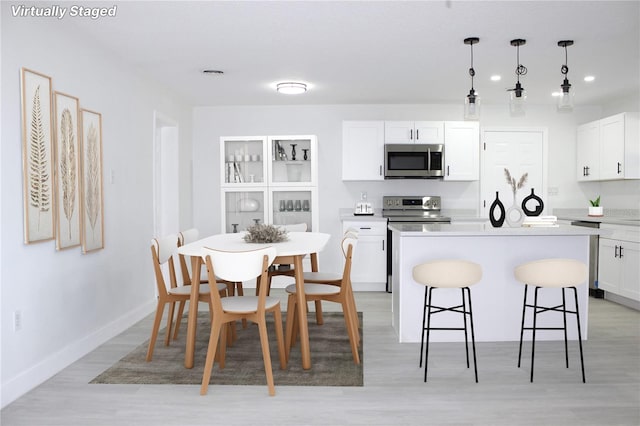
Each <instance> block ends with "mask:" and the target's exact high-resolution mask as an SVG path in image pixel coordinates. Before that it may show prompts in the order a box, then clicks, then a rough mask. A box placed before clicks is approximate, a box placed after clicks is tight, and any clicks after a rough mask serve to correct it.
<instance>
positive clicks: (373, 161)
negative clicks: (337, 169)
mask: <svg viewBox="0 0 640 426" xmlns="http://www.w3.org/2000/svg"><path fill="white" fill-rule="evenodd" d="M383 159H384V121H344V122H343V123H342V180H383V179H384V171H383V167H382V165H383Z"/></svg>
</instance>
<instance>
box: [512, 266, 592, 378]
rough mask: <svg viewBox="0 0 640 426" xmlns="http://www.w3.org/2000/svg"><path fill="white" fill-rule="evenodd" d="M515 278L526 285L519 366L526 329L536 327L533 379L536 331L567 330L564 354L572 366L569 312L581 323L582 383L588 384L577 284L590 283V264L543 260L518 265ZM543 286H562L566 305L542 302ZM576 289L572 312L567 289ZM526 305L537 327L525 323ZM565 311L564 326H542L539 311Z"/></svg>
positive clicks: (532, 352) (534, 344)
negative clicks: (529, 298)
mask: <svg viewBox="0 0 640 426" xmlns="http://www.w3.org/2000/svg"><path fill="white" fill-rule="evenodd" d="M514 274H515V277H516V279H517V280H518V281H520V282H522V283H523V284H524V301H523V303H522V324H521V325H520V350H519V352H518V368H520V359H521V357H522V337H523V334H524V330H532V332H533V334H532V338H531V382H533V359H534V356H535V351H536V330H563V331H564V354H565V360H566V364H567V368H569V349H568V346H567V314H575V316H576V323H577V324H578V344H579V346H580V364H581V367H582V382H583V383H585V382H586V381H585V375H584V358H583V355H582V333H581V331H580V312H579V310H578V290H577V289H576V286H577V285H579V284H582V283H584V282H586V280H587V277H588V275H589V271H588V268H587V265H585V264H584V263H583V262H580V261H578V260H574V259H542V260H536V261H533V262H528V263H524V264H522V265H519V266H517V267H516V268H515V271H514ZM530 285H532V286H535V292H534V297H533V305H530V304H527V290H528V288H529V286H530ZM541 288H561V289H562V304H561V305H557V306H552V307H547V306H540V305H538V290H540V289H541ZM566 288H571V289H573V294H574V299H575V304H576V310H575V311H570V310H568V309H567V305H566V303H565V289H566ZM526 308H532V309H533V326H532V327H525V326H524V317H525V312H526ZM550 311H555V312H562V317H563V326H562V327H538V326H537V317H538V314H541V313H543V312H550Z"/></svg>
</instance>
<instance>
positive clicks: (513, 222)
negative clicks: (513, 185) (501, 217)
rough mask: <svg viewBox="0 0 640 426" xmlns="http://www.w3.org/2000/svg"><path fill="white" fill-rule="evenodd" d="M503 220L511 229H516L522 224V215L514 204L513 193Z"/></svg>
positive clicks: (514, 196)
mask: <svg viewBox="0 0 640 426" xmlns="http://www.w3.org/2000/svg"><path fill="white" fill-rule="evenodd" d="M505 216H506V217H505V220H506V221H507V224H508V225H509V226H510V227H511V228H517V227H519V226H520V225H522V222H524V213H523V211H522V209H521V208H520V206H519V205H518V203H517V202H516V194H515V192H514V193H513V204H512V205H511V207H509V208H508V209H507V212H506V215H505Z"/></svg>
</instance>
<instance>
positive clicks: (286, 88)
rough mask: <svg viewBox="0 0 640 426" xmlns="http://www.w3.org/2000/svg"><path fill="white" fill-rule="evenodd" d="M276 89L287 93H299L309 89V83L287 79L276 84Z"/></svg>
mask: <svg viewBox="0 0 640 426" xmlns="http://www.w3.org/2000/svg"><path fill="white" fill-rule="evenodd" d="M276 90H277V91H278V93H284V94H285V95H299V94H301V93H304V92H306V91H307V85H306V84H304V83H298V82H295V81H285V82H282V83H278V84H276Z"/></svg>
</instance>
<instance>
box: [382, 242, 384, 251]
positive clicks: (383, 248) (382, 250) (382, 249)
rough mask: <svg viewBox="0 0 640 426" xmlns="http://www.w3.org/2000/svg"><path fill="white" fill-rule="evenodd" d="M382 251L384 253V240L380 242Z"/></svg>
mask: <svg viewBox="0 0 640 426" xmlns="http://www.w3.org/2000/svg"><path fill="white" fill-rule="evenodd" d="M382 251H384V240H382Z"/></svg>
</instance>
